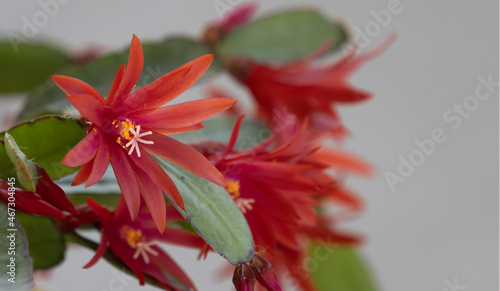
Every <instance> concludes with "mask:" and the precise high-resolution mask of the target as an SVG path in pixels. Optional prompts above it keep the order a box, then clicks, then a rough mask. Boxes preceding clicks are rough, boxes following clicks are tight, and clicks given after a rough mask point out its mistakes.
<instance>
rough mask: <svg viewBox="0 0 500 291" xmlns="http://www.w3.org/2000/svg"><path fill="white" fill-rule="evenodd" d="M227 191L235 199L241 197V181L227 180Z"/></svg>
mask: <svg viewBox="0 0 500 291" xmlns="http://www.w3.org/2000/svg"><path fill="white" fill-rule="evenodd" d="M226 190H227V192H228V193H229V194H230V195H231V197H232V198H233V199H236V198H238V197H240V181H238V180H233V179H227V180H226Z"/></svg>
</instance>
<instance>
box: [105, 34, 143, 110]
mask: <svg viewBox="0 0 500 291" xmlns="http://www.w3.org/2000/svg"><path fill="white" fill-rule="evenodd" d="M143 66H144V55H143V52H142V46H141V42H140V41H139V39H138V38H137V36H135V34H134V36H133V37H132V42H131V44H130V53H129V57H128V62H127V68H126V70H125V74H124V75H123V78H122V79H121V82H120V85H119V86H118V88H117V89H116V93H115V94H114V95H116V97H115V98H114V99H113V103H110V102H108V104H109V105H110V106H111V107H112V108H113V109H114V108H116V105H117V104H119V103H122V102H123V101H125V100H126V99H127V97H128V94H130V91H132V89H133V88H134V86H135V84H136V83H137V81H138V80H139V77H140V76H141V72H142V67H143Z"/></svg>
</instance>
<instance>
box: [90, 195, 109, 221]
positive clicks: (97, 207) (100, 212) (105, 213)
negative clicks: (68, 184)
mask: <svg viewBox="0 0 500 291" xmlns="http://www.w3.org/2000/svg"><path fill="white" fill-rule="evenodd" d="M87 205H88V206H89V207H90V209H91V210H92V212H94V213H95V215H97V217H98V218H99V219H100V220H101V222H102V223H103V225H107V224H108V223H109V221H110V220H111V219H112V217H113V212H111V211H109V210H108V209H107V208H106V207H104V206H102V205H101V204H99V203H98V202H97V201H95V200H94V199H92V198H90V197H87Z"/></svg>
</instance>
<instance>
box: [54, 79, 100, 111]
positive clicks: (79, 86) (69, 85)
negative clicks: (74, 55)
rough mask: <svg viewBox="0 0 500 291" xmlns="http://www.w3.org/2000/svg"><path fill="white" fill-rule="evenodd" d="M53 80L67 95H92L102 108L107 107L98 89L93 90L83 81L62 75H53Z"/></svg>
mask: <svg viewBox="0 0 500 291" xmlns="http://www.w3.org/2000/svg"><path fill="white" fill-rule="evenodd" d="M52 80H53V81H54V82H55V83H56V85H57V86H58V87H59V88H61V90H63V91H64V92H65V93H66V94H67V95H91V96H92V97H93V98H94V99H95V100H96V101H98V102H99V103H100V104H101V105H102V106H104V105H106V102H105V101H104V98H103V97H102V95H101V94H100V93H99V92H97V90H96V89H94V88H92V86H90V85H89V84H87V83H85V82H83V81H81V80H78V79H76V78H72V77H67V76H61V75H52Z"/></svg>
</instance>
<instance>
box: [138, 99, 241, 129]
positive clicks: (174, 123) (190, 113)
mask: <svg viewBox="0 0 500 291" xmlns="http://www.w3.org/2000/svg"><path fill="white" fill-rule="evenodd" d="M234 103H236V101H235V100H231V99H224V98H217V99H215V98H213V99H202V100H195V101H189V102H184V103H180V104H175V105H170V106H165V107H160V108H158V109H157V110H155V111H153V112H151V113H148V114H146V115H144V116H141V117H140V118H141V126H142V127H144V128H145V129H146V128H147V129H148V130H152V131H158V130H157V129H164V128H165V129H170V128H178V127H187V126H191V125H194V124H197V123H199V122H201V121H203V120H206V119H208V118H210V117H212V116H214V115H216V114H218V113H220V112H222V111H224V110H226V109H228V108H229V107H231V106H233V104H234Z"/></svg>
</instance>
